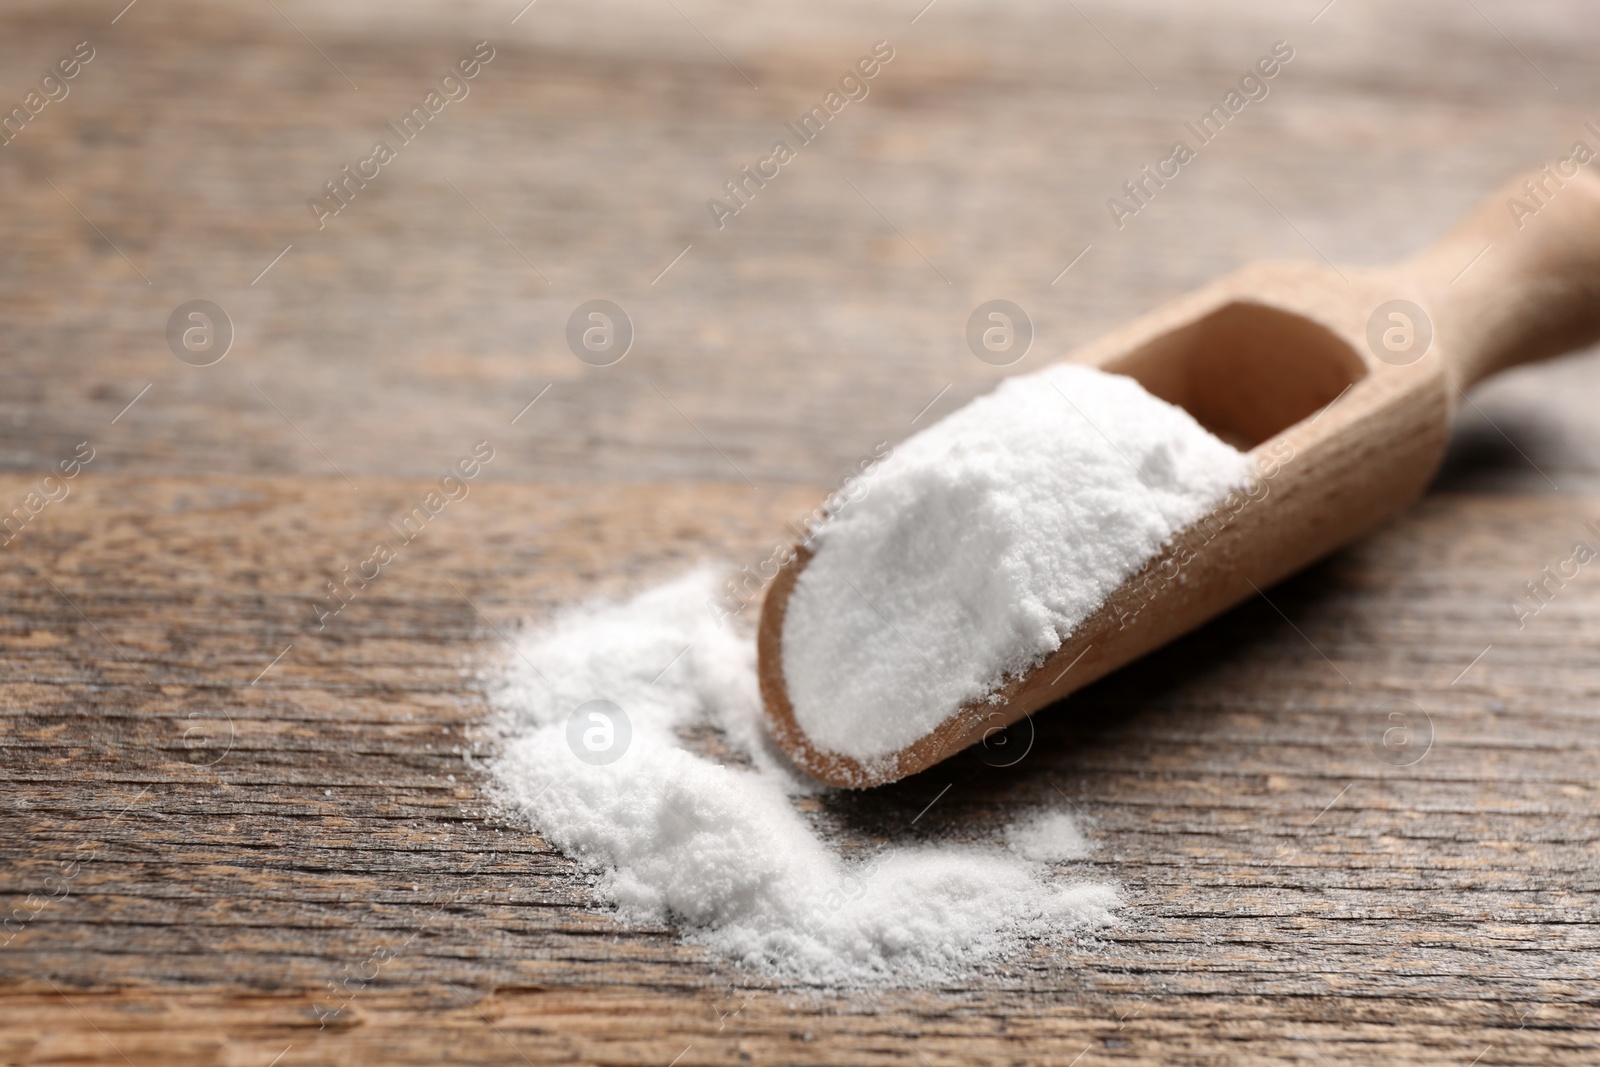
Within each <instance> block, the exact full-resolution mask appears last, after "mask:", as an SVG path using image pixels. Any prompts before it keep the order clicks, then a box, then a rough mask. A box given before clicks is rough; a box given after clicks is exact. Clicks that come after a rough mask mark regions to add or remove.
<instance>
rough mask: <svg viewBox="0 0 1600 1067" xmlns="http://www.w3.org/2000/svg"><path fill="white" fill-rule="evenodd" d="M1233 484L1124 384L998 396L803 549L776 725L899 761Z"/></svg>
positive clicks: (913, 447) (1198, 446) (1077, 381)
mask: <svg viewBox="0 0 1600 1067" xmlns="http://www.w3.org/2000/svg"><path fill="white" fill-rule="evenodd" d="M1252 471H1253V466H1252V464H1251V462H1250V460H1249V459H1248V457H1246V456H1245V455H1244V454H1243V453H1241V452H1239V451H1237V450H1235V449H1234V448H1232V447H1230V446H1228V445H1227V444H1225V443H1223V442H1222V441H1220V440H1218V439H1217V438H1216V437H1214V436H1212V435H1211V434H1210V433H1209V432H1207V431H1206V430H1205V429H1204V428H1203V427H1202V426H1201V425H1200V424H1199V423H1197V422H1195V421H1194V419H1193V418H1192V417H1190V415H1189V414H1188V413H1187V412H1185V411H1184V410H1182V409H1181V408H1178V407H1175V406H1173V405H1171V404H1168V403H1166V402H1165V401H1163V400H1159V399H1157V398H1156V397H1154V396H1151V395H1150V394H1149V393H1147V392H1145V390H1144V389H1143V387H1141V386H1140V385H1139V384H1138V383H1137V382H1135V381H1134V380H1133V379H1131V378H1127V377H1123V376H1121V375H1114V374H1106V373H1103V372H1101V371H1097V370H1093V369H1091V368H1088V367H1082V366H1077V365H1073V364H1056V365H1054V366H1051V367H1049V368H1047V369H1045V370H1043V371H1039V372H1037V373H1035V374H1029V375H1024V376H1019V377H1015V378H1010V379H1007V380H1006V381H1005V382H1004V383H1003V384H1001V386H1000V387H999V388H998V389H997V390H995V392H993V393H991V394H989V395H987V396H984V397H980V398H979V399H977V400H975V401H973V402H972V403H971V404H968V405H967V406H966V407H964V408H962V409H960V410H959V411H957V412H955V413H954V414H952V415H950V416H949V417H948V418H945V419H943V420H942V421H940V422H938V423H936V424H935V425H933V426H930V427H928V428H927V429H926V430H924V431H922V432H921V433H919V434H917V435H916V436H915V437H912V438H911V439H910V440H908V441H906V442H905V443H904V444H903V445H901V446H900V447H899V448H898V449H896V450H895V452H894V454H893V455H892V456H890V457H889V458H888V459H886V460H885V461H884V462H883V465H882V467H881V468H880V469H879V471H878V472H877V474H876V476H875V477H874V478H873V479H872V481H871V485H870V489H869V491H868V493H867V495H866V496H865V497H864V498H862V499H860V500H859V501H857V502H854V503H851V504H849V505H848V506H846V507H844V508H843V509H842V510H840V511H839V512H838V513H837V514H836V515H833V516H831V517H830V518H829V519H828V520H827V521H826V522H824V523H823V524H822V527H821V528H820V529H819V530H818V532H817V536H816V539H815V542H814V544H813V546H812V548H813V551H814V553H815V555H814V556H813V557H812V559H811V561H810V562H809V563H808V564H807V566H806V568H805V570H803V571H802V572H801V573H800V577H799V580H798V581H797V582H796V583H795V588H794V593H793V595H792V597H791V599H790V600H789V604H788V610H787V613H786V615H785V617H784V626H783V672H784V680H785V682H786V684H787V688H788V694H789V700H790V703H791V704H792V706H793V708H794V717H795V721H796V722H797V723H798V725H799V726H800V728H801V729H802V730H804V731H805V733H806V735H807V737H809V738H810V740H811V741H812V742H813V743H814V744H815V745H817V746H818V747H819V748H823V749H827V750H829V751H832V752H836V753H839V754H841V755H845V756H850V757H853V758H855V759H857V760H861V761H864V762H865V761H871V760H875V759H881V758H883V757H886V756H889V755H892V754H893V753H895V752H897V751H899V750H901V749H903V748H905V747H907V746H908V745H910V744H911V743H913V742H915V741H917V740H919V739H920V738H922V737H924V736H925V735H927V734H928V733H930V732H931V731H932V730H933V729H934V728H935V727H937V726H938V725H939V724H940V723H942V722H944V721H945V720H946V719H948V718H950V717H951V716H952V715H953V714H955V713H956V712H957V710H959V709H960V708H961V707H962V706H963V705H965V704H968V703H970V702H972V701H977V700H982V699H984V698H985V697H987V696H989V695H990V694H991V693H993V692H994V691H995V690H996V689H998V688H999V687H1000V686H1001V684H1002V683H1004V682H1005V681H1006V680H1007V679H1008V678H1011V677H1014V676H1017V675H1019V674H1022V673H1024V672H1026V671H1028V670H1030V669H1031V668H1033V667H1035V666H1037V665H1038V664H1039V663H1041V662H1042V661H1043V660H1044V659H1045V657H1046V656H1048V655H1049V654H1050V653H1051V652H1054V651H1055V650H1056V649H1057V648H1059V647H1060V646H1061V642H1062V640H1063V639H1065V638H1066V637H1068V636H1070V635H1071V634H1072V631H1073V629H1074V627H1076V626H1077V625H1078V624H1079V623H1081V622H1083V621H1084V620H1085V619H1087V618H1088V617H1089V616H1090V615H1092V614H1093V613H1094V611H1095V610H1096V609H1097V608H1099V606H1100V605H1101V604H1102V603H1104V602H1105V600H1106V598H1107V597H1108V596H1109V595H1110V594H1111V593H1112V592H1113V591H1114V590H1115V589H1116V588H1117V587H1118V586H1119V585H1121V584H1122V582H1123V581H1125V580H1126V579H1127V578H1129V577H1130V576H1131V575H1133V574H1134V573H1135V572H1137V571H1138V569H1139V568H1140V567H1141V566H1143V565H1144V564H1145V563H1146V562H1148V561H1149V560H1150V559H1152V558H1153V557H1154V556H1156V555H1157V554H1158V553H1159V551H1160V550H1161V548H1162V546H1163V545H1164V544H1166V543H1167V542H1168V541H1169V540H1170V539H1171V538H1172V537H1173V535H1175V534H1176V533H1178V532H1180V531H1181V530H1183V529H1184V528H1185V527H1187V526H1189V525H1190V524H1191V523H1193V522H1194V521H1196V520H1197V519H1199V518H1201V517H1202V516H1203V515H1205V514H1206V513H1207V512H1208V511H1210V510H1211V508H1213V507H1214V506H1215V505H1216V504H1217V503H1219V502H1220V501H1221V500H1222V499H1223V498H1224V497H1225V496H1226V495H1227V494H1228V492H1229V491H1230V490H1231V489H1233V488H1235V487H1238V486H1240V485H1242V484H1243V483H1244V481H1245V479H1246V477H1247V476H1248V475H1249V474H1250V473H1252Z"/></svg>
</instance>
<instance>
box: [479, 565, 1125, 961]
mask: <svg viewBox="0 0 1600 1067" xmlns="http://www.w3.org/2000/svg"><path fill="white" fill-rule="evenodd" d="M716 591H717V581H716V575H715V574H714V573H713V572H712V571H710V570H701V571H697V572H695V573H692V574H690V575H688V576H686V577H684V578H682V579H680V580H678V581H676V582H673V583H670V584H668V585H664V586H661V587H658V588H655V589H652V590H649V591H647V592H645V593H643V594H641V595H640V596H638V597H635V598H634V599H632V600H629V601H627V602H623V603H598V604H590V605H585V606H580V607H576V608H572V609H569V610H568V611H566V612H565V613H564V614H562V615H561V616H560V617H558V618H556V619H554V620H553V621H551V622H550V623H548V624H546V625H544V626H542V627H540V628H537V629H532V630H529V631H528V632H526V633H524V634H523V635H521V636H520V637H519V639H518V640H517V641H516V642H515V643H516V646H517V648H516V652H515V654H513V655H510V656H508V658H507V661H506V663H505V664H504V665H503V669H500V668H497V678H498V684H497V686H496V691H495V694H494V700H495V705H496V709H497V710H496V714H495V719H494V722H493V727H494V733H495V735H496V740H497V751H498V754H497V755H496V756H495V757H494V759H493V761H492V762H491V764H490V766H489V770H490V771H491V773H492V776H493V780H494V782H495V789H496V793H497V799H498V800H499V801H500V803H501V805H502V806H503V807H504V808H505V809H507V810H508V811H509V812H511V813H512V814H513V815H514V816H515V817H518V818H526V819H527V820H528V821H530V822H531V824H532V825H533V826H534V827H535V828H536V829H537V830H538V831H539V832H540V833H541V834H542V835H543V836H544V837H545V839H546V840H547V841H549V842H550V843H551V844H552V845H554V846H555V847H556V848H558V849H560V850H561V851H562V852H563V853H564V854H566V855H568V856H570V857H573V858H574V859H577V860H578V861H580V862H581V863H583V864H584V865H585V866H586V867H588V868H589V869H590V870H592V871H594V872H595V873H596V874H597V875H598V880H597V884H598V887H599V890H600V892H601V893H602V895H603V896H604V897H605V898H606V899H608V900H609V901H611V902H613V903H614V904H615V905H616V907H617V909H618V911H619V912H620V913H621V917H622V918H623V919H624V920H625V921H630V922H649V923H657V922H663V921H669V922H674V923H676V924H678V926H679V928H680V929H681V930H682V931H683V932H684V933H685V935H686V936H687V937H688V938H689V939H690V940H692V941H694V942H697V943H699V944H702V945H704V946H706V947H708V948H710V949H712V950H714V951H716V952H717V953H719V954H721V955H723V956H725V957H727V958H730V959H732V960H733V961H736V962H737V963H739V964H741V965H745V966H748V967H752V968H754V969H757V970H758V971H760V972H761V973H763V974H767V975H771V976H775V977H778V978H782V979H784V980H786V981H790V982H795V983H800V984H818V985H829V986H860V985H868V984H910V985H921V984H926V983H928V982H933V981H938V980H941V979H943V978H947V977H952V976H957V975H960V974H963V973H966V972H970V971H971V970H972V969H973V968H976V967H980V966H983V965H985V964H988V963H992V962H994V961H997V960H1000V959H1004V958H1006V957H1008V956H1011V955H1015V954H1017V953H1019V952H1021V951H1024V950H1027V949H1031V948H1032V947H1034V946H1035V945H1037V944H1038V943H1040V942H1048V941H1051V940H1058V939H1061V938H1065V937H1070V936H1074V935H1076V934H1079V933H1082V932H1085V931H1088V930H1092V929H1094V928H1097V927H1100V926H1104V925H1105V924H1107V923H1109V922H1111V921H1112V910H1113V909H1114V908H1115V907H1116V906H1117V897H1116V893H1115V891H1114V890H1113V889H1112V888H1111V887H1110V886H1107V885H1103V884H1089V883H1083V882H1078V881H1073V880H1071V879H1069V878H1065V877H1063V876H1062V875H1061V874H1060V873H1059V872H1057V871H1055V870H1053V869H1052V868H1051V867H1049V866H1047V863H1049V862H1052V861H1054V860H1058V859H1062V858H1067V856H1068V854H1069V853H1070V854H1071V855H1074V856H1077V855H1082V854H1083V853H1084V851H1085V850H1084V846H1083V841H1082V838H1081V836H1080V835H1079V834H1078V831H1077V829H1076V827H1075V826H1073V824H1072V822H1071V819H1070V818H1069V817H1068V816H1066V815H1064V814H1061V813H1053V814H1040V813H1038V812H1027V813H1019V820H1018V821H1017V823H1016V824H1014V825H1012V826H1003V827H996V828H995V832H994V833H992V834H990V835H988V836H989V837H990V839H992V840H997V841H1002V842H1008V843H1007V844H1004V845H986V844H952V845H939V844H929V843H927V842H926V841H925V840H924V841H920V842H919V843H915V844H909V843H908V844H895V843H892V842H891V843H890V844H889V845H887V846H884V847H880V848H878V849H876V850H873V851H871V852H869V853H868V854H865V855H861V856H855V857H852V858H849V859H846V858H844V857H842V856H841V855H840V854H839V853H838V852H837V851H836V850H835V849H834V848H832V847H830V846H829V844H828V842H827V840H826V839H825V837H824V836H823V835H822V833H821V832H820V831H819V830H818V829H817V828H816V827H814V826H813V817H810V816H807V815H804V814H802V813H801V811H800V810H798V809H797V808H796V806H795V799H796V798H797V797H800V796H802V795H806V794H815V793H816V792H817V791H818V790H819V789H820V788H821V787H819V786H817V785H816V784H815V783H814V782H811V781H810V780H809V779H805V778H804V777H803V776H801V775H799V774H798V773H797V772H795V771H793V770H791V769H790V768H789V767H788V765H787V764H786V763H785V762H784V761H783V759H782V757H781V756H780V755H779V754H778V753H777V751H776V749H775V748H773V747H771V745H770V742H769V741H768V737H767V733H766V730H765V726H764V722H763V720H762V718H761V712H760V697H759V693H758V690H757V684H756V673H755V647H754V641H753V640H752V638H751V636H750V635H749V634H747V633H739V632H736V631H735V630H733V629H732V628H720V627H719V626H718V625H717V624H716V623H715V622H714V620H713V617H712V613H711V612H710V611H708V610H707V608H706V604H707V601H708V600H709V599H710V598H711V597H712V596H714V594H715V593H716ZM597 700H603V701H609V702H610V703H609V704H606V705H596V704H594V703H593V702H594V701H597ZM595 708H600V709H601V710H602V712H603V714H604V716H605V719H606V721H605V722H602V721H601V720H598V719H593V718H592V715H593V713H594V712H593V710H592V709H595ZM586 709H588V710H586ZM574 721H575V722H576V726H575V727H574V726H572V725H570V723H572V722H574ZM708 728H709V729H710V731H711V732H712V733H713V734H714V735H715V736H717V737H718V738H719V739H720V740H721V742H722V743H724V744H725V745H726V747H727V749H728V750H729V751H730V753H731V755H730V757H729V758H728V759H727V761H726V763H722V762H719V761H717V760H715V759H713V758H710V757H709V756H707V755H705V754H703V753H702V752H701V751H699V750H697V748H695V747H692V746H691V745H689V744H688V743H687V742H686V741H685V740H683V738H684V737H687V736H703V735H705V734H706V733H707V730H708ZM591 731H598V732H593V733H591ZM613 756H614V757H615V758H614V759H613V758H612V757H613ZM607 759H609V760H611V761H610V762H596V761H597V760H607ZM932 821H933V820H929V821H925V822H924V823H923V826H922V827H921V829H922V830H924V831H926V830H927V829H928V826H929V823H930V822H932ZM908 831H909V827H908ZM1063 842H1069V843H1071V847H1070V848H1064V847H1063Z"/></svg>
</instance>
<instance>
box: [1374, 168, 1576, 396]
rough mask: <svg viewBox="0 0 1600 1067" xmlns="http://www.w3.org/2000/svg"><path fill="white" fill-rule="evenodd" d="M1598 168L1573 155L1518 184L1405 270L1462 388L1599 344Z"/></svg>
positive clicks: (1485, 204) (1520, 179)
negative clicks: (1496, 375) (1502, 372)
mask: <svg viewBox="0 0 1600 1067" xmlns="http://www.w3.org/2000/svg"><path fill="white" fill-rule="evenodd" d="M1576 147H1578V146H1575V148H1576ZM1585 150H1586V151H1587V149H1585ZM1591 158H1594V157H1591ZM1573 167H1576V173H1574V174H1571V175H1568V174H1565V173H1563V172H1564V171H1565V170H1568V169H1572V168H1573ZM1596 168H1600V158H1595V160H1594V162H1593V163H1591V164H1589V165H1587V166H1584V165H1580V164H1578V163H1577V159H1576V155H1574V156H1571V157H1568V158H1567V159H1564V160H1561V161H1559V162H1557V163H1555V164H1552V165H1550V166H1548V167H1546V168H1544V169H1543V170H1539V171H1533V172H1531V173H1528V174H1525V175H1522V176H1521V177H1518V178H1515V179H1513V180H1512V181H1511V182H1509V183H1507V184H1506V186H1505V187H1504V188H1502V189H1501V190H1500V191H1499V192H1497V193H1496V194H1495V195H1494V196H1492V197H1490V198H1489V199H1488V200H1486V201H1484V202H1483V203H1482V204H1480V205H1479V206H1478V207H1477V208H1476V209H1474V210H1473V211H1472V213H1471V214H1469V215H1467V217H1466V218H1464V219H1463V220H1462V221H1461V222H1460V223H1458V224H1457V225H1456V226H1455V228H1454V229H1452V230H1451V231H1450V232H1449V233H1447V234H1445V235H1444V237H1442V238H1440V239H1439V241H1437V242H1436V243H1435V244H1434V245H1433V246H1432V247H1430V248H1428V249H1426V250H1425V251H1423V252H1422V253H1421V254H1419V255H1418V256H1416V257H1415V258H1414V259H1412V260H1410V261H1409V262H1407V263H1406V264H1404V265H1403V266H1402V268H1401V270H1402V273H1403V274H1405V275H1406V276H1407V277H1408V278H1409V279H1410V280H1411V282H1412V284H1413V285H1414V286H1415V287H1416V289H1417V290H1418V291H1419V292H1420V293H1421V294H1422V295H1423V298H1424V307H1425V309H1426V312H1427V314H1428V316H1429V318H1430V319H1431V324H1432V328H1433V330H1434V331H1436V337H1435V340H1436V342H1439V343H1442V346H1443V349H1444V351H1446V352H1448V353H1449V354H1450V357H1449V358H1450V364H1449V366H1448V367H1447V368H1446V372H1447V373H1448V374H1449V376H1450V378H1451V380H1452V382H1453V383H1454V384H1455V386H1456V387H1457V388H1459V389H1466V388H1467V387H1468V386H1470V385H1472V384H1473V383H1474V382H1477V381H1479V380H1480V379H1483V378H1486V377H1488V376H1489V375H1491V374H1494V373H1496V372H1498V371H1502V370H1505V369H1506V368H1507V367H1513V366H1516V365H1517V364H1519V363H1528V362H1531V361H1533V360H1538V359H1545V358H1547V357H1549V356H1554V355H1559V354H1561V353H1563V352H1571V351H1573V350H1575V349H1579V348H1584V347H1587V346H1588V345H1590V344H1593V343H1594V342H1595V341H1597V340H1600V176H1597V175H1596V174H1595V169H1596Z"/></svg>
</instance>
